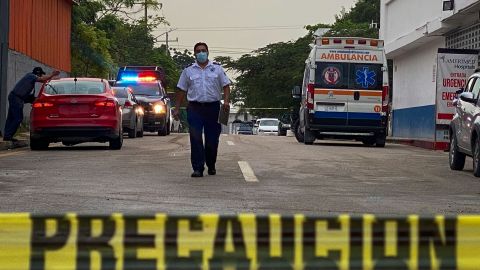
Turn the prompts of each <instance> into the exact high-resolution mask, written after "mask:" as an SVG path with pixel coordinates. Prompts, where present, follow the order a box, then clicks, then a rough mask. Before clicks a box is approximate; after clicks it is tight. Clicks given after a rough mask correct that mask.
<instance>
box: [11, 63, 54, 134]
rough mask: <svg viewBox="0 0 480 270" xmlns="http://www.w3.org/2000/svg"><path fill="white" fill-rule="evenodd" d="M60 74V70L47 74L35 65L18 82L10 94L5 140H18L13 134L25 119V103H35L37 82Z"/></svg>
mask: <svg viewBox="0 0 480 270" xmlns="http://www.w3.org/2000/svg"><path fill="white" fill-rule="evenodd" d="M59 74H60V71H58V70H55V71H54V72H52V73H51V74H50V75H46V73H45V72H44V71H43V69H42V68H41V67H35V68H34V69H33V71H32V72H30V73H27V74H26V75H25V76H23V78H21V79H20V81H18V82H17V84H16V85H15V87H14V88H13V90H12V92H10V94H9V95H8V115H7V121H6V122H5V130H4V134H3V140H4V141H12V142H15V141H17V140H16V139H15V138H13V136H14V135H15V133H16V132H17V129H18V127H19V126H20V124H21V123H22V120H23V105H24V104H25V103H33V101H34V99H35V96H34V94H35V83H37V82H42V83H44V82H47V81H49V80H51V79H52V78H53V77H55V76H57V75H59Z"/></svg>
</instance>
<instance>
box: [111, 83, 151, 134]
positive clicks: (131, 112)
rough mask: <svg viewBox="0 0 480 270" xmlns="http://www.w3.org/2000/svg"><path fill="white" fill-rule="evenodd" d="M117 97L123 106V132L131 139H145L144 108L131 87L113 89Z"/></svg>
mask: <svg viewBox="0 0 480 270" xmlns="http://www.w3.org/2000/svg"><path fill="white" fill-rule="evenodd" d="M112 90H113V93H114V95H115V97H116V98H117V100H118V103H119V104H120V106H122V127H123V132H128V137H129V138H135V137H143V114H144V113H143V108H142V106H140V105H139V104H138V101H137V99H136V98H135V96H134V95H133V90H132V89H131V88H130V87H113V88H112Z"/></svg>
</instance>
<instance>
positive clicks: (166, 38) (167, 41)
mask: <svg viewBox="0 0 480 270" xmlns="http://www.w3.org/2000/svg"><path fill="white" fill-rule="evenodd" d="M175 30H177V28H173V29H170V30H168V31H166V32H164V33H162V34H160V35H158V36H156V37H155V40H156V42H162V43H163V42H165V46H166V48H167V54H168V48H169V46H168V43H169V42H178V37H177V38H176V39H168V34H170V33H171V32H173V31H175ZM163 35H165V40H157V38H159V37H161V36H163Z"/></svg>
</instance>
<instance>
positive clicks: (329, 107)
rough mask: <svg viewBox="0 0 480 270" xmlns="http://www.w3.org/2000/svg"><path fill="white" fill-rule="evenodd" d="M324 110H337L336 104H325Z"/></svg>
mask: <svg viewBox="0 0 480 270" xmlns="http://www.w3.org/2000/svg"><path fill="white" fill-rule="evenodd" d="M325 111H327V112H336V111H337V106H336V105H327V106H326V107H325Z"/></svg>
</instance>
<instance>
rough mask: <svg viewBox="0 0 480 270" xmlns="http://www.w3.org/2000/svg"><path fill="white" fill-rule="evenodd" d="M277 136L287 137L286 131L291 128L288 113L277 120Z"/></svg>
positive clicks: (290, 119)
mask: <svg viewBox="0 0 480 270" xmlns="http://www.w3.org/2000/svg"><path fill="white" fill-rule="evenodd" d="M278 120H279V121H278V132H277V135H278V136H287V131H288V130H289V129H290V128H291V122H292V118H291V115H290V113H285V114H283V115H282V116H281V117H280V118H279V119H278Z"/></svg>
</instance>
